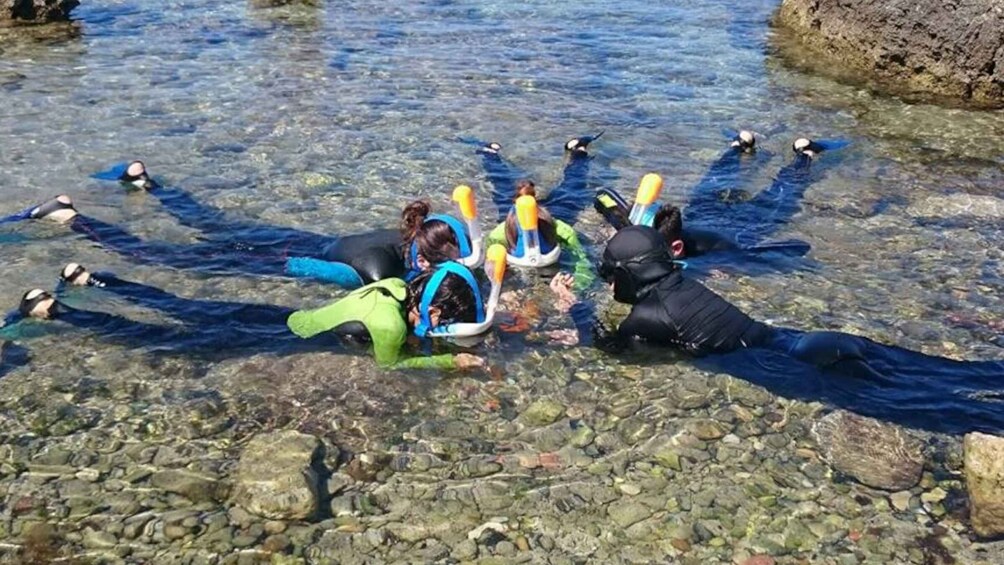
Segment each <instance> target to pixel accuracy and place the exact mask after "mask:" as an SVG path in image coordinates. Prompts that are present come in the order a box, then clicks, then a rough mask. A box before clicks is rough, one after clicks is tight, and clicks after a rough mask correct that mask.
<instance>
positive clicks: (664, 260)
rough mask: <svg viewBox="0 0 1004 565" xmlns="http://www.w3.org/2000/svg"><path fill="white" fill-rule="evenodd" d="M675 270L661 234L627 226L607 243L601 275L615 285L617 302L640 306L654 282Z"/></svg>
mask: <svg viewBox="0 0 1004 565" xmlns="http://www.w3.org/2000/svg"><path fill="white" fill-rule="evenodd" d="M676 269H677V265H676V263H674V262H673V257H672V255H671V254H670V251H669V248H668V247H666V243H665V240H664V239H663V236H662V235H661V234H660V233H659V232H657V231H656V230H655V229H653V228H650V227H648V226H628V227H626V228H624V229H622V230H620V231H619V232H617V235H615V236H614V237H613V238H611V239H610V241H609V242H608V243H607V248H606V249H605V250H604V251H603V262H602V263H601V264H600V268H599V274H600V276H601V277H603V279H604V280H605V281H606V282H608V283H611V284H613V287H614V300H616V301H618V302H623V303H625V304H637V303H638V302H639V301H640V300H641V299H643V298H644V297H645V295H646V293H647V291H648V288H649V287H650V286H651V284H652V283H654V282H656V281H657V280H659V279H661V278H663V277H665V276H667V275H669V274H671V273H672V272H673V271H675V270H676Z"/></svg>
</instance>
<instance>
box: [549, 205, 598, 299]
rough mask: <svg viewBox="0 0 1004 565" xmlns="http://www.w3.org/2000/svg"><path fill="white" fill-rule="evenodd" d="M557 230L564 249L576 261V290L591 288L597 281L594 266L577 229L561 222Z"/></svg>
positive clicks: (558, 221) (573, 269)
mask: <svg viewBox="0 0 1004 565" xmlns="http://www.w3.org/2000/svg"><path fill="white" fill-rule="evenodd" d="M555 229H556V231H557V233H558V241H559V242H561V247H562V249H564V250H566V251H568V253H569V254H570V255H571V256H572V260H573V261H574V266H573V267H572V274H573V275H574V276H575V290H585V289H587V288H589V287H590V286H591V285H592V284H593V282H594V281H596V275H595V274H594V273H593V266H592V264H590V262H589V256H588V255H586V250H585V249H584V248H583V247H582V243H580V242H579V235H578V234H576V233H575V229H573V228H572V226H570V225H568V224H566V223H565V222H562V221H561V220H557V221H555Z"/></svg>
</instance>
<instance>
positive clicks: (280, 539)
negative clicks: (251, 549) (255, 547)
mask: <svg viewBox="0 0 1004 565" xmlns="http://www.w3.org/2000/svg"><path fill="white" fill-rule="evenodd" d="M289 546H290V541H289V538H288V537H286V535H285V534H275V535H271V536H268V537H267V538H265V541H264V542H263V543H262V549H264V550H265V551H268V552H270V553H282V552H284V551H286V548H287V547H289Z"/></svg>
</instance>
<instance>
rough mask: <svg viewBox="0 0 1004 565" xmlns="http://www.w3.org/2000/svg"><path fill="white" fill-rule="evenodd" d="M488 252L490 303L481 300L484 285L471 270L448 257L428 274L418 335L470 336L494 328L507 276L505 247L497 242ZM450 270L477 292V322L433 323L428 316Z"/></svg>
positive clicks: (487, 271)
mask: <svg viewBox="0 0 1004 565" xmlns="http://www.w3.org/2000/svg"><path fill="white" fill-rule="evenodd" d="M487 256H488V257H487V260H486V261H485V274H486V275H488V279H489V280H490V281H491V285H492V286H491V291H490V294H489V295H488V304H487V307H485V305H483V303H482V300H481V289H480V288H479V287H478V281H477V280H475V278H474V274H473V273H472V272H471V270H470V269H468V268H467V267H465V266H463V265H461V264H459V263H456V262H453V261H448V262H446V263H443V264H441V265H439V266H438V268H437V270H436V272H435V273H434V274H433V275H432V277H430V278H429V282H428V283H426V285H425V290H423V291H422V299H421V300H420V301H419V306H418V312H419V323H418V325H417V326H415V335H417V336H418V337H469V336H476V335H480V334H483V333H485V332H486V331H488V330H489V329H491V327H492V322H493V321H494V319H495V310H496V308H497V307H498V303H499V296H500V295H501V294H502V279H503V278H504V277H505V269H506V253H505V247H503V246H502V245H498V244H496V245H493V246H491V248H490V249H489V250H488V253H487ZM450 274H453V275H457V276H459V277H460V278H462V279H464V281H465V282H466V283H467V284H468V285H470V287H471V291H472V292H473V293H474V300H475V303H476V304H475V309H476V311H477V318H476V321H474V322H458V323H454V324H443V325H439V326H436V327H433V326H432V321H431V320H430V319H429V308H430V307H431V306H432V301H433V299H435V297H436V293H437V292H439V286H440V285H441V284H443V279H445V278H446V276H447V275H450Z"/></svg>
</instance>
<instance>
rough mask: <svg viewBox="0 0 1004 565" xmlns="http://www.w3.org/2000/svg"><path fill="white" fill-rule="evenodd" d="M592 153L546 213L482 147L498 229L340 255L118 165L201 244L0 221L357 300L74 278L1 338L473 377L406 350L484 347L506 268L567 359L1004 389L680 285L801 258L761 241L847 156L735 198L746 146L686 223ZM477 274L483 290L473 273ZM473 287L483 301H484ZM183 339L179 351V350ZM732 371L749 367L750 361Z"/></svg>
mask: <svg viewBox="0 0 1004 565" xmlns="http://www.w3.org/2000/svg"><path fill="white" fill-rule="evenodd" d="M600 135H602V132H601V134H598V135H594V136H587V137H579V138H574V139H571V140H569V141H568V142H567V143H566V144H565V156H566V157H565V159H566V162H565V167H564V174H563V177H562V179H561V182H560V183H559V184H558V185H557V186H556V187H555V188H553V189H552V190H551V191H549V192H548V193H547V195H546V196H545V197H540V196H539V195H538V193H537V188H536V186H535V185H534V183H533V182H532V181H529V180H527V179H526V178H523V175H522V174H521V173H520V172H519V171H518V170H517V169H516V168H515V167H513V166H512V165H511V164H510V163H508V162H507V160H506V159H505V158H504V157H503V155H502V147H501V146H500V145H499V144H498V143H478V149H477V154H478V155H480V157H481V159H482V164H483V167H484V170H485V173H486V175H487V178H488V181H489V184H490V185H491V188H492V190H491V194H492V200H493V202H494V204H495V206H496V207H497V209H498V224H497V226H496V227H495V228H494V229H492V230H491V231H490V232H489V233H488V234H487V236H485V235H483V234H482V232H481V229H480V225H479V217H478V213H477V207H476V204H475V198H474V194H473V191H472V189H471V188H470V187H468V186H464V185H461V186H458V187H457V188H456V189H455V190H454V193H453V200H454V201H456V202H457V204H458V206H459V209H460V218H457V217H454V216H451V215H447V214H434V213H432V209H431V206H430V204H429V203H428V202H425V201H415V202H411V203H409V204H408V205H407V206H405V208H404V210H403V211H402V213H401V221H400V226H399V229H380V230H375V231H372V232H368V233H363V234H356V235H348V236H341V237H336V236H328V235H322V234H317V233H313V232H307V231H302V230H298V229H293V228H287V227H280V226H268V225H262V224H258V223H252V222H246V221H241V220H235V219H232V218H229V217H228V216H227V215H226V214H224V213H223V212H222V211H220V210H218V209H216V208H213V207H210V206H207V205H205V204H202V203H200V202H198V201H197V200H195V199H194V198H192V197H191V196H190V195H189V194H188V193H187V192H185V191H183V190H181V189H178V188H172V187H167V186H163V185H161V184H159V183H157V182H156V181H154V180H153V179H152V178H151V177H150V176H149V174H148V172H147V170H146V167H145V166H144V164H143V163H142V162H139V161H134V162H132V163H126V164H122V165H119V166H116V167H113V168H112V169H110V170H108V171H105V172H103V173H99V174H97V175H95V176H96V177H97V178H100V179H106V180H113V181H118V182H121V183H125V184H127V185H131V186H133V187H135V188H138V189H141V190H144V191H146V192H148V193H149V194H151V195H153V196H155V197H156V198H158V199H159V200H160V202H161V203H162V204H163V205H164V207H165V208H166V209H167V211H168V212H169V213H170V214H172V215H173V216H174V217H175V218H177V219H178V221H179V222H180V223H182V224H183V225H186V226H188V227H191V228H195V229H197V230H200V231H201V232H202V234H203V237H202V239H201V241H200V242H199V243H196V244H191V245H177V244H169V243H165V242H151V241H146V240H143V239H141V238H138V237H136V236H134V235H133V234H131V233H129V232H128V231H126V230H124V229H122V228H120V227H118V226H115V225H112V224H109V223H106V222H102V221H100V220H97V219H95V218H91V217H88V216H85V215H83V214H81V213H79V212H78V211H77V210H76V209H75V208H74V206H73V203H72V201H71V200H70V199H69V198H68V197H67V196H65V195H63V196H59V197H57V198H54V199H52V200H50V201H48V202H46V203H44V204H42V205H40V206H36V207H32V208H28V209H26V210H24V211H22V212H19V213H17V214H13V215H11V216H9V217H7V218H5V219H3V220H2V221H17V220H23V219H51V220H56V221H58V222H61V223H64V224H67V225H68V226H69V227H70V228H71V229H72V230H73V231H74V232H77V233H78V234H81V235H82V236H84V237H86V238H88V239H90V240H91V241H94V242H95V243H98V244H99V245H101V246H102V247H104V248H106V249H110V250H113V251H116V252H118V253H120V254H122V255H123V256H125V257H127V258H129V259H131V260H134V261H137V262H142V263H153V264H160V265H166V266H170V267H174V268H179V269H188V270H195V271H199V272H203V273H209V274H249V275H273V276H296V277H312V278H314V279H318V280H322V281H327V282H331V283H335V284H338V285H341V286H343V287H346V288H350V289H352V290H351V292H349V293H348V294H347V295H346V296H344V297H343V298H341V299H339V300H337V301H336V302H334V303H332V304H330V305H328V306H324V307H322V308H318V309H313V310H294V309H291V308H284V307H279V306H272V305H265V304H249V303H240V302H226V301H210V300H191V299H184V298H181V297H178V296H175V295H172V294H170V293H168V292H166V291H163V290H161V289H158V288H155V287H151V286H148V285H144V284H142V283H138V282H134V281H127V280H124V279H121V278H118V277H116V276H115V275H112V274H107V273H96V272H91V271H89V270H88V269H87V268H85V267H83V266H80V265H77V264H70V265H67V266H66V267H65V268H64V269H63V271H62V273H61V281H62V282H61V284H60V287H59V288H58V289H57V292H56V293H55V294H53V293H50V292H48V291H45V290H42V289H34V290H31V291H29V292H27V293H26V294H25V295H24V296H23V298H22V301H21V304H20V306H19V308H18V312H17V313H16V314H14V315H12V316H10V317H9V319H8V325H10V324H11V323H12V322H14V321H16V320H15V319H20V318H36V319H57V320H62V321H64V322H67V323H69V324H72V325H74V326H78V327H82V328H88V329H90V330H93V331H96V332H98V333H100V334H102V335H103V336H106V337H108V338H111V339H118V340H122V341H124V342H126V343H128V344H130V345H136V344H142V345H148V346H156V347H158V348H168V349H170V348H172V347H176V346H177V344H179V343H184V347H185V348H186V349H189V350H193V349H199V348H202V349H204V350H206V351H215V352H220V351H228V350H237V349H241V348H255V349H256V350H258V351H262V350H265V351H276V352H279V351H283V352H285V351H300V350H304V349H327V348H331V347H333V346H335V345H338V346H343V345H344V344H345V343H346V342H350V341H361V342H364V343H366V344H368V346H371V347H372V349H373V352H374V355H375V358H376V361H377V363H378V364H379V365H380V366H382V367H400V368H403V367H410V368H443V369H449V368H457V369H462V368H473V367H478V366H483V365H484V360H483V358H482V357H480V356H476V355H472V354H467V353H460V354H454V355H451V354H445V355H410V354H408V353H406V352H405V350H406V349H407V347H406V341H407V337H408V335H409V334H415V335H416V336H418V337H421V338H428V337H433V338H435V337H451V336H453V337H456V336H469V335H478V334H483V333H485V332H487V331H489V330H490V329H491V327H492V320H493V317H494V315H495V311H496V308H497V305H498V299H499V293H500V289H501V284H502V281H503V277H504V274H505V272H506V269H507V266H512V265H515V266H518V267H521V268H528V269H538V268H544V267H551V268H554V266H555V265H560V266H562V267H567V270H568V271H570V273H566V272H559V273H558V274H557V275H555V277H554V278H553V279H552V282H551V285H550V286H551V289H552V290H553V291H554V293H555V294H556V296H557V303H558V304H559V305H563V307H564V309H567V310H568V311H569V312H570V313H571V316H572V319H573V320H574V323H575V328H576V330H577V331H578V342H579V343H580V344H593V345H595V346H597V347H599V348H601V349H603V350H605V351H609V352H616V353H621V352H623V351H625V350H627V349H629V348H630V347H631V344H632V342H635V341H639V340H640V341H645V342H648V343H651V344H656V345H662V346H669V347H672V348H677V349H682V350H684V351H687V352H689V353H691V354H694V355H695V356H702V357H703V356H707V357H709V358H714V357H715V356H719V358H725V357H727V356H729V355H737V354H740V355H749V356H752V359H753V363H754V364H755V363H756V362H757V361H758V360H762V358H763V356H769V357H778V356H779V357H782V358H784V359H787V360H791V361H793V362H796V363H800V364H803V365H805V366H808V367H812V368H813V369H815V370H818V371H822V372H824V373H826V374H832V373H837V374H844V375H850V376H851V377H860V378H866V379H872V380H874V381H877V382H881V381H888V380H890V379H893V378H895V377H897V376H901V375H919V376H922V377H933V376H949V377H952V378H954V379H956V380H958V381H959V382H965V381H966V380H967V379H973V380H975V381H980V382H985V381H986V380H987V379H988V378H996V377H1001V376H1004V362H1000V361H986V362H961V361H953V360H949V359H944V358H938V357H931V356H927V355H923V354H920V353H917V352H913V351H908V350H905V349H901V348H897V347H893V346H885V345H881V344H879V343H877V342H874V341H872V340H869V339H867V338H864V337H861V336H855V335H851V334H846V333H840V332H803V331H798V330H792V329H785V328H776V327H772V326H769V325H766V324H764V323H761V322H757V321H755V320H753V319H751V318H750V317H749V316H747V315H746V314H745V313H743V312H741V311H740V310H739V309H738V308H736V307H735V306H734V305H732V304H730V303H729V302H728V301H726V300H725V299H724V298H722V297H721V296H719V295H717V294H715V293H714V292H712V291H711V290H709V289H708V288H706V287H705V286H704V285H703V284H701V283H700V282H697V281H695V280H694V279H693V278H691V277H689V276H686V274H685V272H684V268H685V267H686V266H687V264H688V263H691V262H693V261H695V260H698V261H700V260H706V261H710V262H712V263H713V262H714V261H715V260H716V258H721V259H722V260H725V261H729V260H731V261H736V260H737V258H738V261H739V263H750V264H753V263H757V262H762V261H768V262H769V261H771V260H773V259H774V258H784V257H801V256H803V255H805V254H806V253H807V252H808V250H809V246H808V244H807V243H805V242H802V241H799V240H780V241H779V240H772V239H771V237H772V236H773V235H774V234H775V233H776V232H777V231H778V230H779V228H780V227H782V226H783V225H785V224H786V223H787V222H788V221H789V220H790V219H791V218H792V216H793V215H794V214H795V213H796V212H797V211H798V210H799V202H800V200H801V198H802V196H803V195H804V193H805V191H806V189H807V188H808V186H809V185H810V184H811V181H812V180H813V178H814V176H813V171H812V167H811V164H812V162H813V161H814V159H815V158H816V157H818V156H819V155H820V154H821V153H823V152H825V151H828V150H831V149H834V148H838V147H841V146H842V144H839V143H828V142H820V141H812V140H809V139H804V138H801V139H798V140H796V141H795V142H794V143H793V145H792V150H793V153H794V157H793V159H792V161H791V162H790V163H789V164H788V165H786V166H785V167H783V168H782V169H781V170H780V171H779V172H778V174H777V175H776V176H775V178H774V179H773V181H772V183H771V184H770V186H768V187H767V188H766V189H764V190H762V191H760V192H759V193H757V194H755V195H753V196H751V197H747V196H745V195H744V194H743V193H741V192H739V191H736V190H735V185H736V182H737V179H738V176H739V172H740V170H742V169H743V167H744V166H745V167H748V166H750V165H749V163H750V162H752V161H754V160H755V159H756V154H757V150H758V143H757V141H758V140H757V135H755V134H753V133H752V132H748V131H742V132H738V133H735V134H734V136H733V137H732V139H730V141H729V145H728V147H727V148H726V150H725V151H724V152H723V154H722V155H721V156H720V157H719V158H718V159H717V160H716V161H715V162H714V163H713V164H712V165H711V167H710V169H709V171H708V173H707V174H706V175H705V176H704V177H703V178H702V179H701V181H700V182H699V183H698V184H697V185H696V186H695V187H694V189H693V191H692V194H691V195H690V199H689V202H688V205H687V207H686V209H685V210H684V211H681V210H680V208H678V207H677V206H674V205H672V204H668V203H660V202H659V197H660V194H661V189H662V179H661V178H660V177H658V176H657V175H654V174H650V175H646V176H645V177H644V178H643V179H642V182H641V184H640V186H639V188H638V192H637V195H636V198H635V201H634V202H628V201H627V200H626V199H625V198H624V197H623V196H622V195H621V194H619V193H618V192H617V191H616V190H613V189H610V188H606V187H604V188H600V189H598V190H594V189H593V188H592V187H590V185H589V179H588V177H589V168H590V161H591V156H590V155H589V153H588V147H589V145H590V143H592V142H593V141H595V140H596V139H597V138H598V137H600ZM735 194H738V195H739V196H734V195H735ZM590 204H592V207H593V208H594V209H595V210H596V211H597V212H598V213H599V214H600V215H601V216H602V217H603V218H604V219H605V220H606V222H607V223H609V224H610V225H611V226H612V228H613V229H614V230H616V234H615V235H614V236H613V237H612V238H611V239H610V240H609V242H608V243H607V245H606V248H605V250H604V251H603V254H602V260H601V261H600V263H599V267H598V268H597V269H594V268H593V266H592V264H591V262H590V260H589V258H588V255H587V253H586V251H585V250H584V248H583V246H582V243H581V241H580V238H579V235H578V234H577V233H576V230H575V228H574V226H575V225H576V222H577V219H578V216H579V214H580V213H582V212H583V211H584V210H585V209H586V208H588V207H589V206H590ZM684 212H685V213H686V215H685V214H684ZM684 219H686V220H687V227H686V228H684ZM482 267H483V271H484V273H485V276H484V277H481V276H480V274H479V273H478V270H479V268H482ZM597 275H599V278H601V279H602V280H603V281H605V282H606V283H609V284H610V285H611V287H612V290H613V298H614V300H616V301H618V302H622V303H626V304H630V305H631V306H632V309H631V313H630V314H629V315H628V317H627V318H626V319H625V320H623V321H622V322H621V323H620V324H619V325H618V326H617V327H616V328H612V329H611V328H608V327H606V326H605V325H604V324H601V323H599V322H598V321H597V318H596V316H595V315H594V313H593V310H592V307H591V305H589V304H587V303H585V302H583V301H580V300H579V299H578V296H577V293H579V292H580V291H582V290H584V289H586V288H588V287H590V286H592V285H593V283H594V281H595V279H596V276H597ZM485 279H487V281H488V284H489V286H490V291H489V292H488V293H487V294H483V293H482V288H481V285H482V280H485ZM65 286H82V287H94V288H100V289H102V290H104V291H107V292H112V293H114V294H116V295H119V296H121V297H123V298H125V299H126V300H128V301H130V302H133V303H136V304H138V305H142V306H145V307H151V308H155V309H159V310H162V311H164V312H166V313H168V314H170V315H171V316H173V317H175V318H177V319H178V320H180V321H182V322H184V325H182V326H162V325H156V324H147V323H142V322H137V321H133V320H130V319H129V318H126V317H123V316H119V315H115V314H109V313H104V312H95V311H90V310H82V309H77V308H74V307H71V306H69V305H67V304H65V303H64V302H62V301H60V300H59V299H58V297H59V292H61V291H62V289H63V288H64V287H65ZM209 328H211V329H209ZM181 334H184V335H185V336H186V339H184V340H179V339H178V338H179V335H181ZM723 356H724V357H723ZM739 364H744V365H746V366H748V365H749V364H750V359H746V360H743V361H741V362H739ZM998 419H1001V417H1000V416H998ZM993 425H994V426H998V425H1000V426H1004V422H1002V423H994V424H993Z"/></svg>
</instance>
